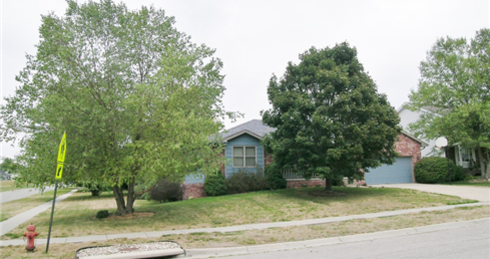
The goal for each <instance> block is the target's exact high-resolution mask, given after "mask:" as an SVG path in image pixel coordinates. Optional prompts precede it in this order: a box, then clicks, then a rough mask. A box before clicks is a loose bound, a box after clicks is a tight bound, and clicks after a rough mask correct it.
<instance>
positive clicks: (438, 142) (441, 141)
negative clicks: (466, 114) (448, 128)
mask: <svg viewBox="0 0 490 259" xmlns="http://www.w3.org/2000/svg"><path fill="white" fill-rule="evenodd" d="M446 146H447V138H445V137H440V138H438V139H436V147H438V148H443V147H446Z"/></svg>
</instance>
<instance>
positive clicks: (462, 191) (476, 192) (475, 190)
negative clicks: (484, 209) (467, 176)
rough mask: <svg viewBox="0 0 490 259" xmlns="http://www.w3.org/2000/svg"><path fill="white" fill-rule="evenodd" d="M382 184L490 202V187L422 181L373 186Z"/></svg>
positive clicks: (388, 186)
mask: <svg viewBox="0 0 490 259" xmlns="http://www.w3.org/2000/svg"><path fill="white" fill-rule="evenodd" d="M381 186H384V187H386V188H402V189H412V190H418V191H423V192H432V193H439V194H446V195H453V196H459V197H461V198H465V199H472V200H478V201H481V202H490V188H488V187H472V186H460V185H458V186H455V185H439V184H421V183H404V184H380V185H373V187H381Z"/></svg>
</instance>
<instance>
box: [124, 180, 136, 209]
mask: <svg viewBox="0 0 490 259" xmlns="http://www.w3.org/2000/svg"><path fill="white" fill-rule="evenodd" d="M134 185H135V179H134V177H133V179H131V181H129V183H128V198H127V199H126V200H127V202H126V214H132V213H133V212H134V210H133V204H134V201H135V199H136V197H135V195H134V194H135V193H134Z"/></svg>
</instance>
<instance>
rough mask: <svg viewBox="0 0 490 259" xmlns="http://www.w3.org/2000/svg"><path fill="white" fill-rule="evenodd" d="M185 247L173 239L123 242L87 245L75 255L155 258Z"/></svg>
mask: <svg viewBox="0 0 490 259" xmlns="http://www.w3.org/2000/svg"><path fill="white" fill-rule="evenodd" d="M183 253H184V249H183V248H182V246H181V245H179V244H178V243H175V242H171V241H161V242H150V243H143V244H121V245H112V246H98V247H86V248H81V249H78V250H77V252H76V254H75V256H76V257H77V258H79V259H82V258H87V259H89V258H90V259H95V258H153V257H157V256H170V255H181V254H183Z"/></svg>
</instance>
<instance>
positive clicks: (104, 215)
mask: <svg viewBox="0 0 490 259" xmlns="http://www.w3.org/2000/svg"><path fill="white" fill-rule="evenodd" d="M95 217H96V218H98V219H105V218H107V217H109V211H108V210H100V211H98V212H97V214H96V215H95Z"/></svg>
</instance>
